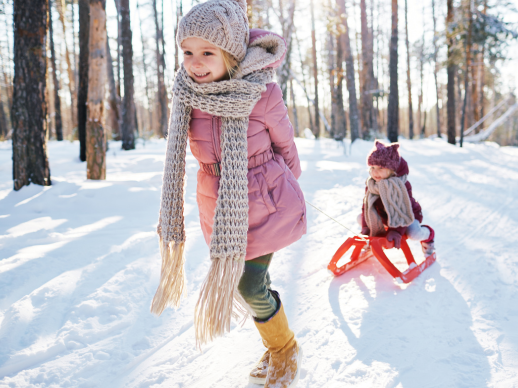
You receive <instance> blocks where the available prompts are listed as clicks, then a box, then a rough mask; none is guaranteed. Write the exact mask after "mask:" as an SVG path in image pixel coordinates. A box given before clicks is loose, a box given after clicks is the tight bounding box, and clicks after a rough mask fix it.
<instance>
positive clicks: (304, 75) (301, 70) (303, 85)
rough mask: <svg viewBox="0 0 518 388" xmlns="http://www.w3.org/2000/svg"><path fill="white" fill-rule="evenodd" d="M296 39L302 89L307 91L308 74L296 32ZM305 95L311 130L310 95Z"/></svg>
mask: <svg viewBox="0 0 518 388" xmlns="http://www.w3.org/2000/svg"><path fill="white" fill-rule="evenodd" d="M295 39H296V40H297V48H298V51H299V61H300V72H301V74H302V87H303V88H304V90H305V91H306V90H307V87H306V74H305V72H304V60H303V59H302V52H301V51H300V41H299V39H298V37H297V33H296V32H295ZM305 94H306V102H307V106H308V118H309V128H313V115H312V114H311V102H310V100H309V96H308V94H307V93H305Z"/></svg>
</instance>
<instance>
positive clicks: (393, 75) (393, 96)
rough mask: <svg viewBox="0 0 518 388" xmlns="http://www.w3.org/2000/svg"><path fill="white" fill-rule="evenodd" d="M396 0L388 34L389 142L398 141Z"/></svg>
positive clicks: (393, 3) (393, 4)
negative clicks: (390, 29)
mask: <svg viewBox="0 0 518 388" xmlns="http://www.w3.org/2000/svg"><path fill="white" fill-rule="evenodd" d="M397 7H398V4H397V0H392V33H391V36H390V62H389V76H390V87H389V88H390V94H389V101H388V108H387V110H388V112H387V114H388V118H387V135H388V138H389V140H390V142H392V143H394V142H397V141H398V135H399V91H398V84H397V83H398V72H397V68H398V57H397V51H398V50H397V41H398V28H397V23H398V14H397V11H398V9H397Z"/></svg>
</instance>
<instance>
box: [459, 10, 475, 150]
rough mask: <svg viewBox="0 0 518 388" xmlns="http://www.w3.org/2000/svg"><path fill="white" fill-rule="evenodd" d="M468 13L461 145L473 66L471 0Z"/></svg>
mask: <svg viewBox="0 0 518 388" xmlns="http://www.w3.org/2000/svg"><path fill="white" fill-rule="evenodd" d="M467 3H468V4H467V7H466V8H467V14H468V34H467V37H466V71H465V72H464V103H463V104H462V118H461V122H460V146H461V147H462V143H463V142H464V125H465V123H466V104H467V101H468V94H469V73H470V72H469V69H470V67H471V35H472V33H473V32H472V30H473V11H472V9H471V1H468V2H467Z"/></svg>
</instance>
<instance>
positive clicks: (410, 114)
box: [405, 0, 414, 139]
mask: <svg viewBox="0 0 518 388" xmlns="http://www.w3.org/2000/svg"><path fill="white" fill-rule="evenodd" d="M405 43H406V66H407V68H406V84H407V88H408V138H409V139H413V138H414V111H413V108H412V80H411V78H410V43H409V40H408V0H405Z"/></svg>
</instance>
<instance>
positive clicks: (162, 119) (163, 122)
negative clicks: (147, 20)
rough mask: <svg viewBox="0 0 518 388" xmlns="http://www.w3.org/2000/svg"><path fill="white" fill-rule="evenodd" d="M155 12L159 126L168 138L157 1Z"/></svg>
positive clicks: (154, 4) (161, 134)
mask: <svg viewBox="0 0 518 388" xmlns="http://www.w3.org/2000/svg"><path fill="white" fill-rule="evenodd" d="M153 10H154V16H155V32H156V39H155V40H156V69H157V71H156V73H157V87H158V91H157V101H158V104H159V108H158V124H159V135H160V136H163V137H166V136H167V94H166V91H165V84H164V57H163V55H162V53H161V52H160V46H161V42H160V39H161V37H162V31H161V30H160V24H159V23H158V10H157V7H156V0H153Z"/></svg>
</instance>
